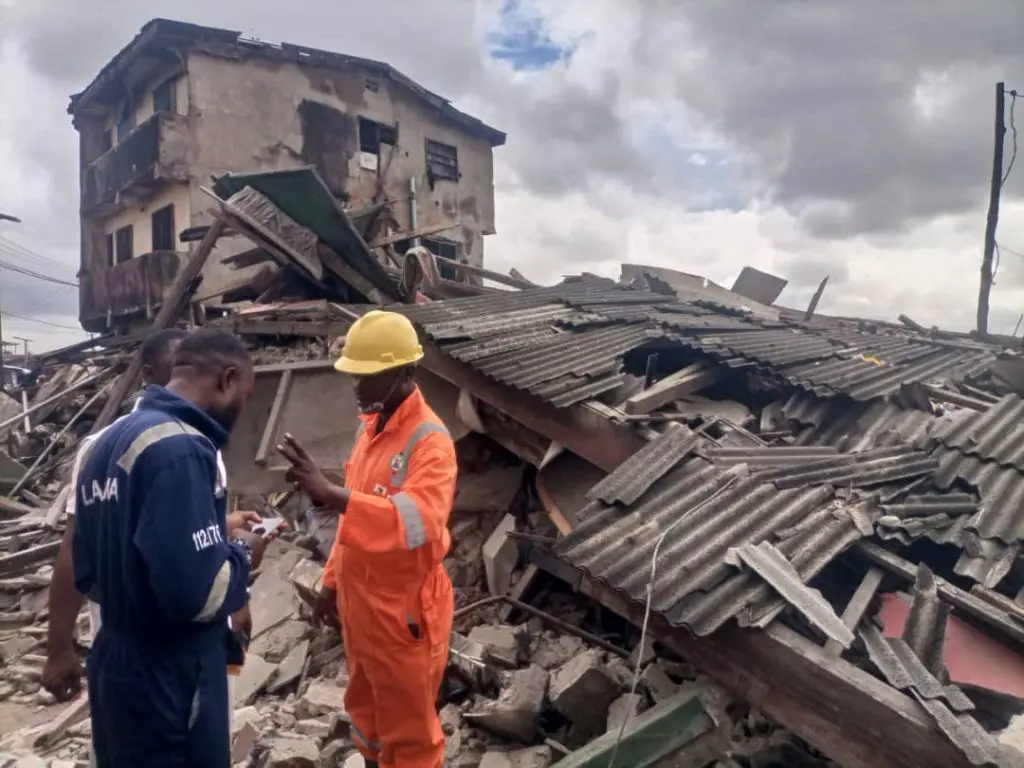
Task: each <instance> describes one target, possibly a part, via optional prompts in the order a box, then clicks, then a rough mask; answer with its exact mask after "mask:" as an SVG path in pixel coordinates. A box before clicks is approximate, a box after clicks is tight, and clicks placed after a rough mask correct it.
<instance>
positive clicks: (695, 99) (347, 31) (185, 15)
mask: <svg viewBox="0 0 1024 768" xmlns="http://www.w3.org/2000/svg"><path fill="white" fill-rule="evenodd" d="M984 10H985V12H984V13H980V12H979V11H978V9H977V8H976V7H975V4H972V3H965V2H958V1H956V0H936V1H934V2H925V1H924V0H907V1H906V2H902V3H898V4H896V3H891V2H882V1H881V0H861V1H860V2H857V3H852V2H838V1H837V2H830V1H829V0H822V1H821V2H816V3H810V2H806V0H772V2H744V1H743V0H714V2H708V1H707V0H518V2H516V1H514V0H417V2H409V0H375V2H372V3H354V2H347V3H337V2H333V0H291V1H290V2H288V3H277V2H260V1H259V0H257V2H253V0H244V1H243V0H220V1H219V2H217V3H210V2H205V1H204V2H200V0H176V1H175V2H173V3H172V2H163V1H162V0H134V1H133V2H130V1H128V0H93V2H89V3H84V2H80V1H79V0H0V68H2V69H0V71H2V74H3V85H2V86H0V169H2V172H0V212H5V213H11V214H15V215H18V216H19V217H21V218H22V219H23V223H22V224H21V225H12V224H4V223H2V222H0V270H2V271H0V302H2V308H3V312H4V313H5V314H4V316H3V326H4V333H5V336H7V335H11V334H16V335H19V336H28V337H31V338H32V339H33V340H34V342H35V343H36V345H37V346H38V347H39V348H43V347H46V346H56V345H60V344H65V343H70V342H71V341H74V340H75V339H76V338H77V337H76V334H75V332H74V331H73V330H69V327H73V326H75V325H76V312H77V307H76V290H75V289H74V288H71V287H68V286H66V285H62V284H59V283H53V282H45V281H42V280H39V279H37V278H35V277H31V276H28V275H24V274H20V273H17V272H12V270H11V268H10V266H9V265H14V266H15V267H18V268H21V269H23V270H29V271H31V272H35V273H41V274H45V275H47V276H51V277H55V278H58V279H60V280H64V281H74V279H75V270H76V262H77V254H78V250H77V249H78V225H77V218H76V206H77V173H76V156H77V141H76V134H75V132H74V130H73V129H72V127H71V125H70V120H69V118H68V117H67V115H66V114H65V107H66V105H67V97H68V95H69V94H70V93H72V92H75V91H77V90H80V89H81V88H82V87H83V86H84V85H85V84H86V83H88V81H89V80H90V79H91V78H92V76H93V75H94V74H95V72H96V71H97V70H98V68H99V67H100V66H101V65H102V64H103V63H104V62H105V61H106V60H107V59H108V58H109V57H110V56H111V55H112V54H113V53H114V52H115V51H116V50H117V49H119V48H120V47H121V46H122V45H124V44H125V43H126V42H127V41H128V40H129V39H130V38H131V37H132V35H133V34H134V33H135V32H137V31H138V29H139V27H141V26H142V24H143V23H145V22H146V21H147V20H148V19H150V18H152V17H157V16H161V17H167V18H175V19H179V20H182V21H191V22H196V23H200V24H209V25H212V26H220V27H227V28H230V29H239V30H243V31H244V32H245V34H247V35H248V36H250V37H257V38H260V39H263V40H268V41H271V42H280V41H282V40H284V41H287V42H294V43H301V44H305V45H309V46H314V47H320V48H327V49H333V50H338V51H343V52H348V53H353V54H357V55H362V56H368V57H372V58H377V59H384V60H387V61H389V62H390V63H392V64H393V65H395V66H396V67H398V68H399V69H401V70H403V71H405V72H406V73H408V74H410V75H412V76H413V77H414V78H415V79H417V80H419V81H420V82H422V83H423V84H424V85H426V86H428V87H429V88H431V89H433V90H435V91H437V92H439V93H441V94H443V95H445V96H446V97H448V98H450V99H451V100H452V101H453V102H454V103H455V104H456V105H457V106H459V107H461V108H463V109H465V110H467V111H470V112H472V113H474V114H476V115H477V116H479V117H481V118H482V119H484V120H486V121H488V122H489V123H491V124H492V125H494V126H495V127H498V128H500V129H502V130H505V131H507V132H508V134H509V140H508V144H507V145H506V146H505V147H503V148H500V149H499V150H497V152H496V155H495V165H496V186H497V191H496V195H497V214H498V234H497V235H496V236H494V237H492V238H490V239H489V240H488V241H487V244H486V256H485V258H486V260H487V261H488V263H489V266H491V267H492V268H497V269H501V270H503V271H504V270H507V269H508V268H509V267H512V266H515V267H517V268H518V269H519V270H520V271H522V272H523V273H524V274H526V275H527V276H528V277H530V278H532V279H534V280H536V281H542V282H543V281H551V280H555V279H557V278H558V277H559V276H560V275H561V274H571V273H578V272H580V271H583V270H588V271H592V272H597V273H601V274H606V275H608V276H613V277H614V276H617V275H618V265H619V263H621V262H623V261H631V262H638V263H648V264H657V265H661V266H667V267H674V268H678V269H682V270H685V271H688V272H694V273H699V274H703V275H705V276H707V277H710V278H712V279H714V280H716V281H718V282H721V283H724V284H726V285H731V282H732V280H733V279H734V278H735V276H736V274H737V273H738V271H739V270H740V268H742V267H743V266H744V265H746V264H749V265H753V266H756V267H758V268H760V269H763V270H766V271H769V272H773V273H775V274H778V275H780V276H783V277H786V278H788V279H789V280H790V285H789V286H788V287H787V289H786V291H785V293H784V294H783V296H782V302H783V303H786V304H788V305H790V306H798V307H802V306H805V305H806V303H807V301H808V299H809V297H810V294H811V293H812V291H813V289H814V287H815V286H816V285H817V283H818V282H819V281H820V280H821V279H822V278H823V277H824V276H825V275H830V277H831V280H830V282H829V286H828V290H827V292H826V294H825V297H824V300H823V302H822V305H821V307H820V308H821V311H824V312H828V313H835V314H846V315H858V316H873V317H879V318H883V319H894V318H895V317H896V315H897V314H899V313H900V312H904V313H906V314H909V315H910V316H911V317H913V318H915V319H916V320H918V321H919V322H922V323H926V324H938V325H941V326H944V327H951V328H959V329H968V328H970V327H971V326H972V325H973V318H974V305H975V301H976V297H977V285H978V272H979V262H980V257H981V251H982V235H983V232H984V223H985V206H986V203H987V196H988V184H989V174H990V171H991V162H992V160H991V153H992V138H993V137H992V134H993V122H992V121H993V110H994V87H995V83H996V82H997V81H999V80H1005V81H1006V83H1007V87H1008V88H1014V87H1016V88H1019V89H1020V90H1021V91H1022V92H1024V3H1021V2H1020V0H986V2H985V3H984ZM1020 101H1021V102H1022V103H1021V104H1020V105H1019V109H1018V110H1017V117H1019V121H1018V122H1019V124H1020V126H1021V127H1022V128H1024V97H1022V98H1021V99H1020ZM1022 144H1024V135H1022ZM1006 149H1007V160H1009V156H1010V154H1011V151H1012V145H1011V138H1010V136H1009V135H1008V137H1007V142H1006ZM1022 154H1024V146H1022ZM998 240H999V243H1000V247H1001V259H1000V264H999V269H998V272H997V276H996V285H995V288H994V292H993V306H992V322H991V327H992V329H993V330H998V331H1004V332H1010V331H1012V330H1013V328H1014V326H1015V325H1016V322H1017V318H1018V317H1019V316H1020V314H1021V312H1024V157H1022V158H1021V161H1020V163H1019V164H1018V165H1017V166H1016V167H1015V168H1014V169H1012V170H1011V172H1010V174H1009V177H1008V179H1007V181H1006V184H1005V186H1004V188H1003V208H1002V216H1001V222H1000V227H999V232H998ZM19 316H20V317H19ZM25 317H32V318H35V321H32V320H25V319H22V318H25Z"/></svg>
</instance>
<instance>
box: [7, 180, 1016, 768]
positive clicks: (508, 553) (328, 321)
mask: <svg viewBox="0 0 1024 768" xmlns="http://www.w3.org/2000/svg"><path fill="white" fill-rule="evenodd" d="M214 192H215V194H216V196H217V199H218V201H219V202H218V205H217V206H216V207H215V209H214V214H213V215H214V224H213V225H212V226H211V227H210V229H209V230H208V231H207V232H206V233H205V236H204V239H203V242H202V244H201V245H200V246H199V247H198V248H197V249H196V250H195V251H194V253H193V254H192V257H191V260H190V261H189V263H188V265H187V266H186V267H185V268H184V269H183V271H182V272H181V273H180V274H179V275H178V277H177V278H176V279H175V282H174V285H173V286H172V290H171V291H170V293H169V294H168V297H167V298H165V300H164V303H163V305H162V306H161V309H160V311H159V312H158V313H157V315H156V317H155V319H154V321H153V325H154V327H165V326H166V325H168V324H170V323H172V322H174V321H175V319H176V318H178V317H183V316H184V317H188V318H190V319H191V320H193V321H196V322H201V323H213V324H219V325H222V326H223V327H227V328H230V329H232V330H233V331H234V332H235V333H237V334H239V335H240V336H241V337H243V338H244V339H246V340H247V341H248V342H249V343H250V345H251V347H252V349H253V353H254V356H255V357H256V360H257V363H258V367H257V386H256V390H255V393H254V396H253V400H252V402H251V403H250V406H249V408H248V410H247V411H246V414H245V415H244V417H243V419H242V420H241V422H240V423H239V424H238V426H237V428H236V430H235V432H234V433H233V434H232V439H231V444H230V447H229V449H228V451H227V453H226V457H225V458H226V462H227V465H228V471H229V475H230V478H231V487H232V491H233V493H234V495H235V498H236V503H238V504H244V505H252V506H255V507H256V508H258V509H263V510H268V509H273V510H274V513H275V514H277V513H281V514H284V515H286V516H287V517H288V518H289V519H290V520H291V522H292V524H293V526H292V528H293V530H292V532H291V533H290V534H289V536H288V537H287V538H286V540H284V541H281V542H279V543H278V544H276V545H275V552H274V555H273V556H272V557H270V558H268V562H267V564H266V565H265V566H264V568H263V569H262V573H261V574H260V576H259V577H258V578H257V580H256V582H255V584H254V587H253V601H252V605H253V614H254V616H253V618H254V625H255V633H256V634H255V637H254V642H253V647H252V653H251V655H250V657H249V661H248V663H247V664H246V667H245V673H244V678H243V679H244V684H243V685H240V690H239V694H238V697H237V698H236V702H235V703H236V706H237V707H238V709H237V710H236V719H237V722H236V735H235V749H236V750H237V755H236V756H237V757H238V759H239V760H240V761H241V762H243V763H244V762H246V761H248V762H249V763H251V764H256V765H262V766H285V765H325V766H329V765H342V764H346V763H345V761H347V760H350V759H351V757H350V754H349V753H350V752H351V751H352V749H351V742H349V741H348V740H347V737H346V727H347V723H346V720H345V714H344V710H343V707H342V704H341V690H340V689H341V688H342V687H343V686H344V673H343V671H342V669H343V665H342V664H341V661H342V659H343V653H344V650H343V648H341V646H340V645H339V643H338V639H337V637H336V636H335V637H331V636H330V635H318V634H315V633H313V632H312V631H311V629H310V627H309V625H308V622H307V621H306V617H307V616H308V604H309V601H310V600H311V599H312V596H313V595H314V594H315V591H316V588H317V584H318V580H319V569H320V567H321V564H322V561H323V556H324V549H325V546H327V545H328V544H329V542H330V541H331V539H332V538H333V528H332V525H333V521H332V519H331V516H330V515H329V514H325V513H323V512H322V511H317V510H309V509H307V507H308V504H306V503H304V502H303V500H302V499H301V498H299V497H297V496H296V495H295V494H294V493H291V492H290V489H289V488H288V486H287V484H286V483H285V482H284V477H283V470H284V466H283V461H282V460H281V459H280V458H279V457H277V456H276V455H275V454H274V452H273V450H272V447H273V446H274V445H276V443H277V437H278V436H279V435H280V434H282V433H283V432H284V431H286V430H287V431H289V432H292V433H294V434H296V435H298V436H300V437H302V438H303V440H304V442H305V443H306V444H308V445H309V447H310V450H311V453H312V454H313V456H314V458H315V459H316V460H317V461H318V462H319V463H320V464H321V466H324V467H325V468H328V469H335V468H338V467H340V463H341V461H342V457H343V456H344V455H345V453H346V452H347V450H348V448H349V446H350V445H351V441H352V438H353V433H354V426H355V423H356V422H355V404H354V402H353V397H352V393H351V391H350V387H349V386H348V384H347V383H346V382H345V380H344V379H343V377H339V376H337V375H336V374H335V373H334V372H333V370H332V368H331V364H332V362H333V353H334V351H335V350H336V348H337V345H338V342H339V340H340V339H341V338H342V337H343V336H344V334H345V331H346V329H347V327H348V326H349V324H350V323H351V322H352V321H353V320H354V319H356V318H358V317H359V316H360V315H361V314H362V313H363V312H365V311H367V310H368V309H370V308H372V307H374V306H381V305H386V306H389V308H391V309H394V310H395V311H399V312H402V313H403V314H405V315H406V316H407V317H408V318H409V319H410V320H411V321H412V322H413V323H414V324H415V325H416V327H417V329H418V330H419V332H420V334H421V337H422V340H423V343H424V347H425V353H426V356H425V358H424V360H423V363H422V366H421V370H420V372H419V383H420V385H421V387H422V389H423V391H424V393H425V395H426V397H427V398H428V400H429V402H430V403H431V405H432V407H434V409H435V410H436V411H437V412H438V414H439V415H440V416H441V417H442V418H443V420H444V421H445V423H446V424H447V425H448V427H449V430H450V431H451V433H452V436H453V437H454V438H455V439H456V440H457V443H456V445H457V448H458V454H459V464H460V478H459V489H458V494H457V496H456V501H455V509H454V511H453V516H452V521H451V530H452V537H453V542H454V546H453V551H452V553H451V555H450V557H449V559H448V561H447V562H446V566H447V567H448V571H449V573H450V574H451V576H452V580H453V583H454V584H455V586H456V593H457V616H458V621H457V623H456V634H455V635H453V638H452V652H451V665H450V675H449V676H448V678H447V679H446V685H445V687H444V690H443V691H442V693H441V701H439V706H441V707H442V709H441V711H442V720H443V722H444V724H445V730H446V733H447V735H448V747H449V750H450V751H449V760H450V764H451V765H457V766H465V767H467V768H468V766H475V765H486V766H510V765H511V766H545V765H550V764H557V765H559V766H585V765H586V766H589V765H594V766H597V765H602V766H605V765H609V764H614V765H621V766H648V765H661V766H668V765H687V766H704V765H719V766H737V765H739V766H770V765H787V766H791V765H808V766H818V765H821V766H824V765H830V764H837V765H842V766H850V767H853V768H856V767H863V768H867V767H868V766H870V767H871V768H882V767H885V766H893V768H895V767H896V766H922V768H923V767H924V766H936V765H942V766H968V765H974V766H981V765H997V766H1003V765H1018V764H1022V762H1021V761H1022V760H1024V756H1022V755H1021V754H1020V753H1019V752H1017V751H1016V750H1015V749H1013V748H1012V746H1011V745H1012V743H1013V742H1014V741H1015V740H1016V739H1018V738H1019V737H1018V736H1017V733H1016V729H1015V722H1014V720H1013V718H1014V717H1015V716H1017V715H1018V714H1020V712H1021V711H1022V710H1024V703H1022V700H1024V679H1022V675H1024V665H1022V664H1021V656H1020V654H1021V651H1022V649H1024V607H1022V604H1021V602H1020V600H1019V599H1018V598H1019V596H1020V594H1021V593H1022V589H1024V571H1022V569H1021V564H1020V548H1021V542H1022V540H1024V524H1022V523H1021V522H1020V519H1019V518H1020V516H1021V502H1020V499H1021V489H1022V488H1024V464H1022V463H1021V459H1020V456H1018V453H1019V449H1018V445H1019V443H1020V439H1019V437H1018V435H1017V432H1018V431H1019V430H1020V429H1021V427H1020V426H1019V422H1020V418H1021V415H1022V413H1024V401H1022V399H1021V393H1022V392H1024V376H1022V373H1024V367H1022V360H1021V357H1020V356H1019V354H1018V352H1017V351H1016V350H1015V349H1013V348H1012V347H1009V346H1007V345H1006V344H1004V343H1000V340H998V339H992V338H976V337H972V336H968V335H958V334H953V333H948V332H942V331H939V330H937V329H924V328H921V327H920V326H917V325H916V324H914V323H913V322H912V321H910V320H909V319H907V320H906V321H904V322H901V323H900V324H898V325H890V324H886V323H879V322H867V321H858V320H851V319H840V318H827V317H821V316H814V314H813V312H809V313H806V314H805V313H791V312H788V311H785V310H779V309H777V308H773V307H771V306H770V304H765V303H763V302H756V301H755V300H753V299H750V300H747V299H745V298H744V296H742V295H739V294H735V293H731V292H728V291H726V290H725V289H721V288H719V287H717V286H715V287H714V290H713V291H705V292H703V293H702V287H703V286H701V284H700V283H699V282H694V281H688V282H686V285H685V286H683V287H679V286H673V285H672V284H671V283H670V282H669V281H668V280H666V279H665V275H664V274H661V275H659V274H657V273H656V272H655V271H654V270H647V269H643V268H639V269H637V268H633V269H631V270H629V271H628V272H629V274H628V275H627V276H626V278H625V279H624V280H621V281H618V282H616V281H612V280H609V279H605V278H600V277H596V276H592V275H581V276H577V277H573V278H567V279H565V280H564V281H563V282H561V283H559V284H558V285H553V286H537V285H534V284H533V283H531V282H530V281H529V280H527V279H526V278H524V277H523V276H522V275H518V274H516V275H515V276H511V277H510V276H507V275H500V274H496V273H493V272H488V271H486V270H483V269H482V268H480V267H474V266H471V265H459V266H458V269H459V270H462V271H463V272H465V273H469V274H473V276H475V277H478V278H483V279H488V280H490V281H493V282H498V283H500V284H503V287H502V288H501V289H496V288H490V287H486V286H484V285H481V284H479V281H477V282H476V283H470V282H459V281H455V280H451V279H449V278H445V277H444V276H442V275H440V274H439V272H438V270H437V269H436V264H435V263H434V260H433V258H432V257H431V256H429V254H424V253H423V252H422V251H421V250H416V249H414V250H413V251H411V252H410V253H408V254H407V255H406V256H405V257H404V259H397V260H396V259H394V254H393V253H392V254H385V255H384V256H381V255H380V253H379V251H375V250H374V249H371V248H370V247H368V246H367V244H366V242H365V240H364V238H363V237H362V236H361V232H360V227H359V226H358V223H357V222H354V221H353V219H352V217H350V216H348V215H347V213H346V211H345V210H344V209H342V208H341V207H339V206H338V205H337V203H336V202H335V201H334V199H333V198H332V196H331V194H330V192H329V190H328V189H327V188H326V187H325V186H324V185H323V183H322V181H321V180H320V179H319V177H318V175H317V174H316V173H315V171H313V170H312V169H301V170H293V171H286V172H277V173H257V174H244V175H228V176H224V177H222V178H220V179H219V180H218V181H217V183H216V184H215V187H214ZM226 230H227V231H230V232H234V233H238V234H241V235H244V236H245V237H246V238H248V239H249V240H250V241H251V243H252V245H253V246H254V250H255V251H256V253H255V254H254V256H253V258H252V259H250V261H255V260H257V259H259V260H262V261H263V262H264V263H265V264H266V265H268V267H270V270H269V271H268V272H267V273H265V274H264V275H263V276H262V277H260V278H259V281H258V283H256V284H254V285H253V286H252V287H251V289H249V291H248V294H247V295H245V291H244V290H243V291H241V292H240V295H239V296H238V297H236V298H237V300H236V301H234V302H229V303H226V304H223V303H222V304H219V305H218V306H216V307H210V306H206V305H204V304H203V302H202V301H198V302H197V301H195V298H196V296H197V294H196V289H197V281H196V279H195V278H196V276H197V275H199V274H200V272H201V270H202V267H203V263H204V262H205V260H206V259H207V258H209V256H210V253H211V251H213V248H214V244H215V243H216V241H217V240H218V238H219V237H220V236H222V235H223V233H224V232H225V231H226ZM268 274H269V275H270V277H267V275H268ZM460 274H462V272H460ZM243 295H244V298H243V297H242V296H243ZM186 309H188V310H189V311H185V310H186ZM136 341H137V339H135V337H105V338H101V339H98V340H96V341H92V342H86V343H83V344H81V345H76V346H75V347H72V348H68V349H66V350H60V351H57V352H55V353H50V354H49V355H48V356H44V357H41V358H38V359H37V360H36V361H35V365H36V368H35V373H36V376H37V388H36V390H35V393H34V397H33V399H32V400H31V401H30V405H29V407H28V408H27V409H25V408H23V407H21V406H20V405H19V403H18V402H17V401H12V402H11V403H5V404H4V410H3V413H4V414H5V417H4V419H3V420H2V421H0V429H4V430H7V431H8V435H7V444H8V447H9V450H10V461H11V462H14V463H15V464H16V462H17V461H19V460H20V461H22V462H23V463H22V464H21V465H20V466H21V470H18V465H16V466H15V467H13V468H12V471H14V474H15V475H16V476H15V477H14V478H13V480H12V481H11V482H10V483H9V485H8V488H9V490H8V491H7V497H6V498H5V499H3V500H0V511H2V515H3V517H4V519H5V522H3V523H2V527H0V541H2V542H3V543H4V546H5V554H3V555H0V598H2V599H3V605H2V607H3V609H4V610H3V612H0V629H2V631H3V632H4V633H5V634H4V637H5V639H4V640H2V641H0V658H3V663H4V664H5V667H4V669H3V670H2V674H3V679H4V682H3V683H0V687H2V686H6V688H5V689H4V690H2V691H0V694H3V695H0V698H4V697H6V698H7V699H8V701H9V702H15V703H17V704H18V705H20V706H25V705H27V704H29V703H33V704H34V705H35V706H36V707H43V706H44V705H48V706H46V708H45V709H44V710H42V711H43V712H44V713H45V714H44V716H43V719H42V721H41V722H38V723H30V724H27V725H26V726H25V727H24V728H22V729H21V730H20V731H19V732H18V733H17V734H16V735H15V737H13V738H11V739H8V740H6V741H5V743H4V746H3V747H0V748H7V749H9V750H10V751H11V752H12V753H14V754H18V750H23V751H24V750H28V751H34V754H35V757H34V758H32V759H38V760H43V759H47V760H55V759H56V760H74V759H79V756H80V755H81V753H82V749H83V748H84V744H85V742H86V739H87V723H83V722H82V720H83V719H84V716H85V714H86V711H87V703H86V702H85V701H83V702H78V703H77V704H72V705H69V706H68V708H67V709H66V710H64V712H63V713H62V714H61V715H59V716H56V717H55V716H54V715H53V714H49V712H50V709H49V706H52V704H51V702H49V701H48V700H47V699H46V696H45V695H43V694H40V693H39V692H38V665H39V662H40V660H41V658H40V652H39V642H40V640H41V637H42V634H43V630H42V626H41V624H40V622H41V621H42V620H43V619H45V615H46V605H45V586H46V584H47V580H48V570H47V567H48V563H49V561H50V560H51V559H52V557H53V555H54V554H55V552H56V542H57V539H58V537H59V532H60V528H61V516H62V510H63V503H62V501H61V499H62V497H64V498H66V494H67V493H68V490H67V488H66V486H65V485H64V480H65V475H64V474H63V473H64V471H65V469H66V464H67V462H68V460H69V458H70V456H71V455H73V451H74V447H75V444H76V440H77V438H78V436H79V435H80V434H81V433H82V432H83V431H87V430H88V429H89V428H92V427H94V426H96V425H97V424H99V425H102V424H103V423H104V421H105V420H109V419H110V418H112V416H113V415H114V414H115V413H116V412H117V410H118V408H119V407H120V406H121V404H122V403H123V402H124V401H125V400H126V398H127V397H128V396H129V395H130V394H131V392H132V382H133V380H134V379H135V377H136V374H137V361H136V360H135V358H133V357H131V355H130V353H129V351H130V350H131V349H132V344H134V343H135V342H136ZM26 419H28V420H29V421H28V423H27V425H26V423H25V420H26ZM18 471H20V472H21V474H20V476H18V475H17V472H18ZM2 705H3V702H0V707H2ZM44 755H45V758H44V757H43V756H44ZM22 759H28V758H27V757H26V758H22ZM43 764H45V763H43Z"/></svg>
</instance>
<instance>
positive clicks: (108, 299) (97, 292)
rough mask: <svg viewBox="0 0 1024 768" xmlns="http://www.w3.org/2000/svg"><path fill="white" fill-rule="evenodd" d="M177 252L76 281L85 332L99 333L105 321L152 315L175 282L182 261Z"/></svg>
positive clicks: (157, 253)
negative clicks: (127, 316)
mask: <svg viewBox="0 0 1024 768" xmlns="http://www.w3.org/2000/svg"><path fill="white" fill-rule="evenodd" d="M186 255H187V254H184V253H178V252H177V251H153V252H152V253H147V254H145V255H143V256H139V257H137V258H134V259H129V260H128V261H125V262H122V263H121V264H116V265H114V266H113V267H108V268H107V269H101V270H96V271H93V272H86V273H85V274H83V275H81V276H80V277H79V281H78V285H79V288H78V292H79V319H80V320H81V321H82V326H83V327H84V328H85V329H86V330H87V331H92V332H94V333H96V332H101V331H103V330H106V328H107V325H108V323H107V320H108V319H111V320H112V319H114V318H117V317H123V316H125V315H132V314H139V315H142V316H145V315H147V314H152V313H153V312H155V311H156V308H157V307H159V306H160V303H161V302H162V301H163V298H164V294H165V293H166V291H167V289H168V288H170V286H171V283H172V282H174V278H175V276H176V275H177V274H178V270H179V269H180V268H181V263H182V259H183V258H184V257H185V256H186Z"/></svg>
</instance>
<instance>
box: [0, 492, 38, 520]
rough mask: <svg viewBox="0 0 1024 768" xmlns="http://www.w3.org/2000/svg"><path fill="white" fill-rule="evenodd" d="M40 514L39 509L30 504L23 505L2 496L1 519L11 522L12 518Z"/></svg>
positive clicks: (0, 500) (0, 505)
mask: <svg viewBox="0 0 1024 768" xmlns="http://www.w3.org/2000/svg"><path fill="white" fill-rule="evenodd" d="M38 512H39V510H38V509H36V508H35V507H30V506H29V505H28V504H22V503H21V502H20V501H15V500H14V499H8V498H7V497H5V496H0V519H4V520H10V519H11V518H17V517H23V516H25V515H33V514H36V513H38Z"/></svg>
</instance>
